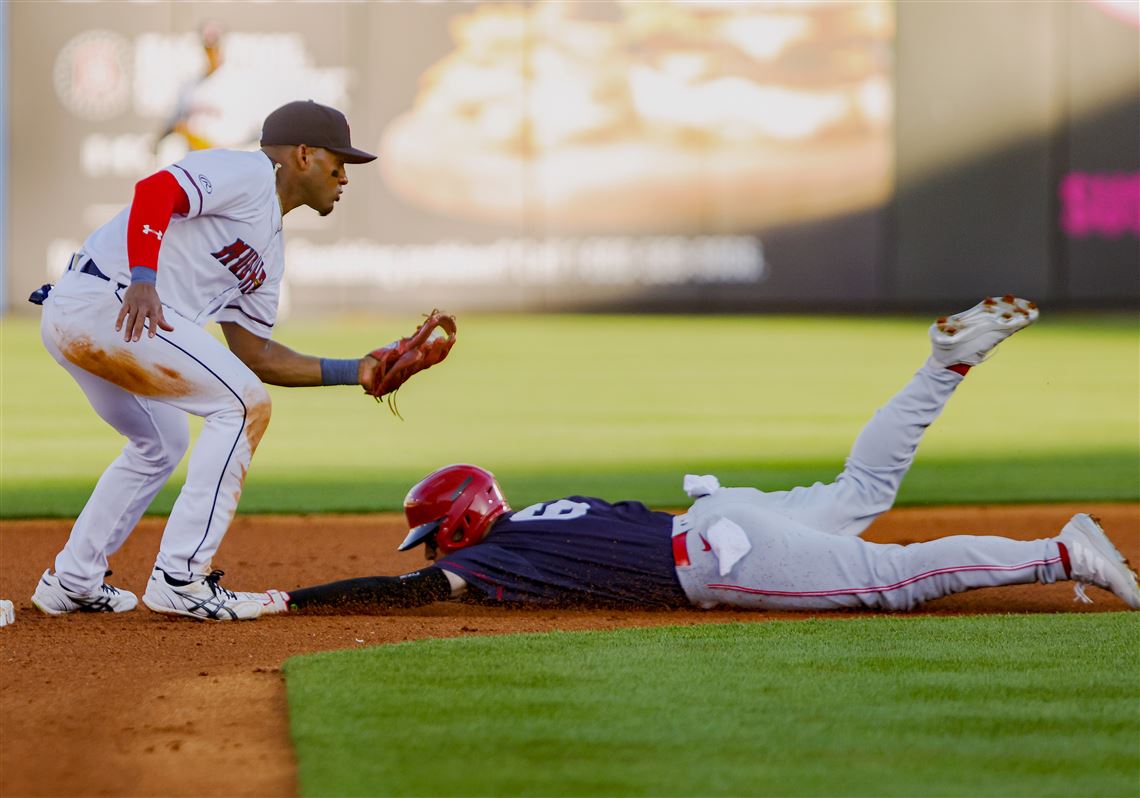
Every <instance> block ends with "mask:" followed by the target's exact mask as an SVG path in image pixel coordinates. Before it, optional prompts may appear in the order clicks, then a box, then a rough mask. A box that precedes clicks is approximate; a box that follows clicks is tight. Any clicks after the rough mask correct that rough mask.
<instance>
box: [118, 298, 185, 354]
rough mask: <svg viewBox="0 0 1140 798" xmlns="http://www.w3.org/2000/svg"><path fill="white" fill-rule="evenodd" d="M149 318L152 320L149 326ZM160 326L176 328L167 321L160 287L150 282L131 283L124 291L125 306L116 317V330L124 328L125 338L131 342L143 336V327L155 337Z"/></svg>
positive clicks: (167, 328) (168, 328) (166, 328)
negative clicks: (160, 298) (159, 294)
mask: <svg viewBox="0 0 1140 798" xmlns="http://www.w3.org/2000/svg"><path fill="white" fill-rule="evenodd" d="M147 320H150V325H149V327H147V325H146V322H147ZM124 322H125V323H124ZM159 328H162V329H163V330H166V331H168V332H169V331H170V330H173V329H174V328H173V327H172V326H170V325H169V324H167V323H166V316H164V315H163V313H162V302H161V301H159V298H158V289H156V288H155V287H154V286H153V285H152V284H150V283H131V284H130V285H129V286H127V290H126V291H124V292H123V307H122V309H121V310H120V311H119V317H118V318H117V319H115V330H116V332H117V331H119V330H123V340H124V341H126V342H127V343H130V342H131V341H137V340H138V339H139V338H141V337H142V333H143V329H147V332H148V334H149V335H150V337H151V338H154V336H155V335H157V334H158V330H159Z"/></svg>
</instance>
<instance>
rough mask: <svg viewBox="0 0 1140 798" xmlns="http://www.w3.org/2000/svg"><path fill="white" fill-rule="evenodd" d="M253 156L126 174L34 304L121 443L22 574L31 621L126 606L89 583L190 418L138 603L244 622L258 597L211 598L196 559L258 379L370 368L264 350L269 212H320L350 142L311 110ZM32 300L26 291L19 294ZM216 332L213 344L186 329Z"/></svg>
mask: <svg viewBox="0 0 1140 798" xmlns="http://www.w3.org/2000/svg"><path fill="white" fill-rule="evenodd" d="M261 145H262V147H261V149H260V150H259V151H256V152H239V151H234V150H224V149H213V150H202V151H198V152H193V153H191V154H189V155H187V156H186V157H185V158H184V159H183V160H181V161H179V162H177V163H175V164H173V165H171V166H169V167H167V168H166V169H164V170H162V171H160V172H157V173H155V174H153V175H151V176H150V177H147V178H145V179H144V180H141V181H140V182H139V183H138V184H137V185H136V187H135V196H134V200H133V202H132V204H131V205H130V206H129V207H127V208H124V209H123V211H122V212H120V213H119V214H118V215H117V216H116V217H115V218H114V219H112V220H111V221H109V222H108V223H107V224H105V225H103V226H102V227H100V228H99V229H97V230H96V231H95V232H93V233H92V234H91V236H90V237H89V238H88V239H87V240H86V241H85V242H84V244H83V247H82V249H81V250H80V251H79V252H77V253H75V255H74V256H73V257H72V258H71V262H70V264H69V266H68V269H67V271H66V272H65V273H64V275H63V276H62V277H61V279H60V280H59V282H58V283H57V284H56V285H55V286H54V288H51V289H49V290H50V293H48V295H47V296H46V299H45V298H43V296H42V295H41V296H40V297H38V298H39V299H41V300H42V304H43V320H42V326H41V332H42V337H43V342H44V346H45V347H47V350H48V351H49V352H50V353H51V355H52V356H53V357H54V358H55V359H56V360H57V361H58V362H59V364H60V365H61V366H63V367H64V368H65V369H67V371H68V372H69V373H70V374H71V375H72V377H74V378H75V381H76V382H77V383H79V386H80V388H82V389H83V392H84V394H86V396H87V399H88V401H90V403H91V405H92V407H94V409H95V412H96V413H98V414H99V415H100V416H101V417H102V418H103V420H104V421H106V422H107V423H108V424H110V425H111V426H112V427H114V428H115V429H116V430H118V431H119V432H120V433H122V434H123V435H124V436H125V437H126V438H127V445H126V447H125V448H124V449H123V451H122V453H121V454H120V455H119V457H118V458H117V459H116V460H115V461H114V462H113V463H111V465H110V466H109V467H108V468H107V470H106V471H105V472H104V473H103V476H102V477H101V478H100V479H99V481H98V484H97V485H96V486H95V489H94V492H93V493H92V494H91V498H90V499H89V500H88V502H87V505H86V506H85V507H84V509H83V512H82V513H81V514H80V516H79V518H78V519H77V520H76V522H75V525H74V527H73V528H72V531H71V536H70V538H69V540H68V541H67V544H66V545H65V546H64V548H63V550H62V551H61V552H60V553H59V554H58V556H57V557H56V559H55V564H54V568H51V569H48V570H46V571H45V572H44V574H43V576H42V577H41V578H40V582H39V585H38V586H37V588H36V591H35V595H34V596H33V597H32V602H33V604H34V605H35V606H36V607H38V608H39V609H40V610H42V611H43V612H45V613H47V614H49V615H63V614H66V613H71V612H77V611H87V612H92V611H96V612H126V611H129V610H132V609H134V607H135V606H136V604H137V603H138V602H137V598H136V596H135V595H134V594H133V593H131V592H129V591H126V590H122V589H120V588H116V587H112V586H111V585H109V584H105V583H104V577H105V575H106V573H107V561H108V557H110V556H111V555H112V554H114V553H115V551H117V550H118V548H119V547H120V546H121V545H122V544H123V542H124V541H125V540H126V538H127V536H128V535H130V533H131V531H132V530H133V529H134V528H135V525H136V524H137V523H138V521H139V518H140V517H141V516H142V514H143V512H144V511H145V510H146V508H147V507H148V506H149V505H150V503H151V501H152V500H153V499H154V497H155V495H156V494H157V493H158V491H159V489H160V488H161V487H162V486H163V484H165V482H166V481H167V479H168V478H169V477H170V474H171V472H172V471H173V470H174V468H175V467H176V466H177V465H178V463H179V462H180V461H181V460H182V457H183V455H184V453H185V452H186V450H187V448H188V446H189V442H190V439H189V431H188V414H194V415H196V416H201V417H202V418H204V419H205V423H204V425H203V427H202V431H201V434H200V437H199V438H198V440H197V443H196V445H195V446H194V449H193V451H192V453H191V455H190V462H189V471H188V474H187V477H186V483H185V485H184V486H183V488H182V491H181V493H180V494H179V496H178V498H177V500H176V501H175V503H174V507H173V509H172V510H171V513H170V518H169V520H168V521H167V524H166V529H165V532H164V533H163V536H162V542H161V544H160V548H159V552H158V558H157V560H156V562H155V567H154V571H153V573H152V575H151V578H150V581H149V583H148V584H147V588H146V591H145V593H144V594H143V603H145V604H146V605H147V606H148V607H149V608H150V609H152V610H154V611H155V612H161V613H172V614H178V615H188V616H191V617H196V618H210V619H217V620H234V619H251V618H256V617H258V616H259V615H260V613H261V607H262V602H263V600H264V594H257V593H235V592H233V591H230V590H227V589H225V588H224V587H222V586H221V585H220V584H219V582H218V579H219V577H220V576H221V575H222V573H221V572H220V571H215V570H212V568H211V561H212V560H213V557H214V554H215V552H216V551H217V550H218V546H219V544H220V543H221V542H222V538H223V537H224V536H225V534H226V530H227V528H228V527H229V525H230V521H231V520H232V518H233V515H234V512H235V510H236V508H237V505H238V499H239V497H240V496H241V491H242V484H243V482H244V480H245V476H246V472H247V470H248V469H249V465H250V459H251V458H252V457H253V453H254V451H255V450H256V449H257V444H258V441H260V440H261V436H262V434H263V433H264V432H265V428H266V425H267V424H268V423H269V416H270V401H269V394H268V393H267V391H266V389H265V386H264V384H263V383H269V384H271V385H283V386H312V385H348V384H362V385H363V384H367V383H368V382H369V381H370V380H371V379H372V376H373V373H374V370H375V368H376V360H375V359H373V358H371V357H369V356H365V357H363V358H352V359H348V360H335V359H327V358H318V357H313V356H310V355H304V354H301V353H299V352H295V351H293V350H291V349H289V348H288V347H286V346H284V345H282V344H280V343H277V342H276V341H273V340H272V337H271V336H272V333H273V327H274V323H275V321H276V318H277V303H278V299H279V295H280V291H281V281H282V277H283V273H284V259H283V252H284V240H283V235H282V218H283V217H284V216H285V215H286V214H287V213H289V211H291V210H293V209H294V208H297V207H299V206H301V205H307V206H309V207H310V208H313V209H314V210H316V211H317V212H318V213H320V214H321V215H322V216H324V215H327V214H329V213H331V212H332V210H333V208H334V206H335V204H336V202H337V201H338V200H339V199H340V196H341V193H342V192H343V191H344V187H345V186H346V185H347V183H348V176H347V174H346V170H345V165H346V164H358V163H367V162H369V161H372V160H373V159H374V158H375V157H376V156H374V155H372V154H370V153H367V152H364V151H362V150H359V149H356V148H355V147H353V146H352V144H351V142H350V138H349V127H348V122H347V120H346V119H345V117H344V115H343V114H342V113H340V112H339V111H337V110H335V109H333V108H329V107H327V106H323V105H319V104H317V103H315V102H312V101H305V102H293V103H289V104H287V105H284V106H282V107H281V108H279V109H277V110H276V111H274V112H273V113H271V114H270V115H269V116H268V117H267V118H266V119H265V123H264V126H263V128H262V136H261ZM33 297H34V298H33V301H35V299H36V297H35V295H33ZM209 321H217V322H219V323H220V325H221V327H222V330H223V331H224V334H225V339H226V343H227V344H228V348H227V346H224V345H222V344H221V343H219V342H218V340H217V339H215V338H214V337H213V336H212V335H210V333H208V332H207V331H206V330H205V329H203V328H204V326H205V325H206V323H207V322H209Z"/></svg>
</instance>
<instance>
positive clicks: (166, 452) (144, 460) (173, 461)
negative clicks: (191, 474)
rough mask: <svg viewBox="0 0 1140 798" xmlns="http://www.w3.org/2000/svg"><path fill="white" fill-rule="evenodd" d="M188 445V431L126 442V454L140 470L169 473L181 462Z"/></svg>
mask: <svg viewBox="0 0 1140 798" xmlns="http://www.w3.org/2000/svg"><path fill="white" fill-rule="evenodd" d="M189 445H190V432H189V430H186V431H184V432H180V433H178V434H176V435H173V436H169V437H167V436H164V437H162V438H156V439H152V440H145V441H139V440H134V441H131V442H130V443H129V444H127V448H126V454H127V456H128V457H129V458H130V459H131V460H132V461H133V462H134V464H135V467H137V468H138V469H139V470H140V471H144V472H146V473H150V474H166V475H169V474H170V473H171V472H173V471H174V469H175V468H177V467H178V464H179V463H180V462H182V457H183V455H185V454H186V449H187V448H188V447H189Z"/></svg>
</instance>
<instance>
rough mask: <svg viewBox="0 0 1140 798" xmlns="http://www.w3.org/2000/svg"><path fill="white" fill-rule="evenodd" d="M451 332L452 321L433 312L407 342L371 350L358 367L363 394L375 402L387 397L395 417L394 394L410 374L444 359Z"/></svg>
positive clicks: (453, 340) (397, 411)
mask: <svg viewBox="0 0 1140 798" xmlns="http://www.w3.org/2000/svg"><path fill="white" fill-rule="evenodd" d="M455 332H456V324H455V317H454V316H452V315H450V314H447V313H442V312H440V311H438V310H433V311H432V312H431V313H429V314H428V315H427V318H426V319H425V320H424V322H423V323H422V324H420V326H419V327H417V328H416V331H415V332H414V333H412V334H411V335H409V336H408V337H407V338H401V339H400V340H398V341H393V342H392V343H390V344H388V345H387V346H382V347H380V348H379V349H374V350H372V351H371V352H369V353H368V354H367V355H365V356H364V357H363V358H361V363H360V370H359V374H360V384H361V385H362V386H363V387H364V392H365V393H367V394H369V395H370V396H374V397H376V401H380V398H381V397H383V396H387V397H388V409H389V410H391V411H392V412H393V413H394V414H396V415H397V416H399V415H400V411H399V410H398V409H397V407H396V402H395V397H394V394H395V392H396V391H397V390H399V388H400V386H401V385H403V384H404V383H405V382H407V381H408V379H409V378H410V377H411V376H412V375H413V374H416V373H417V372H420V371H423V370H424V369H427V368H431V367H432V366H434V365H436V364H437V363H439V362H440V361H442V360H443V359H444V358H445V357H447V353H448V352H450V351H451V347H452V346H453V345H454V344H455Z"/></svg>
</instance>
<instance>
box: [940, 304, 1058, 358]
mask: <svg viewBox="0 0 1140 798" xmlns="http://www.w3.org/2000/svg"><path fill="white" fill-rule="evenodd" d="M1039 315H1040V313H1039V311H1038V310H1037V304H1036V303H1035V302H1030V301H1029V300H1028V299H1019V298H1018V297H1015V296H1012V295H1011V294H1006V295H1005V296H1001V297H996V296H991V297H986V298H985V299H983V300H982V301H981V302H979V303H978V304H976V305H974V307H972V308H970V309H969V310H964V311H962V312H961V313H955V314H954V315H952V316H942V317H940V318H939V319H938V320H936V321H935V322H934V324H932V325H930V342H931V344H932V345H933V352H932V355H931V357H932V359H933V360H934V362H935V363H937V364H939V365H941V366H955V365H958V364H959V363H961V364H964V365H967V366H976V365H978V364H979V363H981V362H982V361H983V360H985V359H986V358H987V357H988V356H989V354H990V353H991V352H992V351H993V350H994V347H996V346H997V345H998V344H1000V343H1001V342H1002V341H1004V340H1005V339H1006V338H1008V337H1009V336H1011V335H1013V334H1014V333H1015V332H1017V331H1018V330H1024V329H1025V328H1026V327H1028V326H1029V325H1030V324H1032V323H1033V322H1035V321H1037V317H1038V316H1039Z"/></svg>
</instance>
